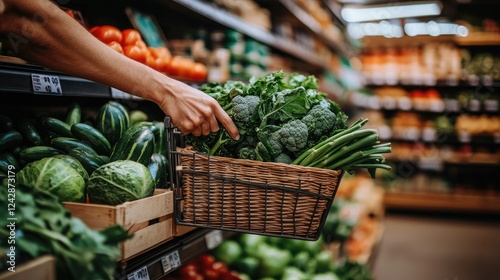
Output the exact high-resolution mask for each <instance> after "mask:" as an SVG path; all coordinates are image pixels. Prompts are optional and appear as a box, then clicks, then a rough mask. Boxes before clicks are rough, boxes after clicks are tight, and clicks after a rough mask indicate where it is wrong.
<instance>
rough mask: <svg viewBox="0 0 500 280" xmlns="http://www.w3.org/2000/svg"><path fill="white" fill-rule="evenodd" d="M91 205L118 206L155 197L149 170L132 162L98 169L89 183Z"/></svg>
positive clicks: (119, 162)
mask: <svg viewBox="0 0 500 280" xmlns="http://www.w3.org/2000/svg"><path fill="white" fill-rule="evenodd" d="M87 188H88V196H89V201H90V203H97V204H108V205H118V204H121V203H124V202H126V201H132V200H137V199H140V198H144V197H147V196H151V195H153V192H154V188H155V184H154V180H153V176H151V173H150V172H149V170H148V168H147V167H146V166H144V165H143V164H141V163H138V162H135V161H131V160H117V161H113V162H110V163H108V164H105V165H103V166H101V167H99V168H97V169H96V170H95V171H94V172H93V173H92V175H91V176H90V178H89V181H88V186H87Z"/></svg>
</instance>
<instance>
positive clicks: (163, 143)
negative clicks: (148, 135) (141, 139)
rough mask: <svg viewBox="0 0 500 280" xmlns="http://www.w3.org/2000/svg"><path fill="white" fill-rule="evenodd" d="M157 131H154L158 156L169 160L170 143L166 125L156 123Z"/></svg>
mask: <svg viewBox="0 0 500 280" xmlns="http://www.w3.org/2000/svg"><path fill="white" fill-rule="evenodd" d="M154 124H155V127H156V128H157V129H156V130H153V134H154V135H155V150H154V152H155V153H156V154H160V155H162V156H164V157H165V158H168V142H167V135H166V134H165V124H164V123H163V122H154Z"/></svg>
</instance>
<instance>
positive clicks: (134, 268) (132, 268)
mask: <svg viewBox="0 0 500 280" xmlns="http://www.w3.org/2000/svg"><path fill="white" fill-rule="evenodd" d="M232 235H234V233H233V232H226V231H220V230H208V229H201V228H198V229H195V230H192V231H190V232H188V233H186V234H183V235H181V236H178V237H175V238H174V239H172V240H171V241H169V242H167V243H165V244H163V245H161V246H158V247H156V248H154V249H152V250H149V251H147V252H145V253H143V254H141V255H138V256H137V257H134V258H132V259H130V260H128V261H127V262H122V263H120V264H119V266H118V267H117V270H116V277H115V279H117V280H131V279H134V280H148V279H149V280H155V279H161V278H162V277H164V276H166V275H168V274H169V273H171V272H173V271H174V270H175V269H177V268H178V267H180V266H182V265H184V264H186V263H187V262H189V261H190V260H192V259H194V258H195V257H197V256H199V255H201V254H203V253H206V252H208V251H209V250H211V249H213V248H215V247H217V246H218V245H219V244H221V243H222V242H223V241H224V240H225V239H227V238H229V237H231V236H232Z"/></svg>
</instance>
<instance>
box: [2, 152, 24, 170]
mask: <svg viewBox="0 0 500 280" xmlns="http://www.w3.org/2000/svg"><path fill="white" fill-rule="evenodd" d="M0 162H2V163H1V165H2V166H4V163H7V166H8V165H13V166H14V167H15V169H16V170H19V169H20V168H21V165H19V162H18V161H17V159H16V157H15V156H14V155H13V154H12V153H9V152H2V153H0ZM0 169H1V168H0Z"/></svg>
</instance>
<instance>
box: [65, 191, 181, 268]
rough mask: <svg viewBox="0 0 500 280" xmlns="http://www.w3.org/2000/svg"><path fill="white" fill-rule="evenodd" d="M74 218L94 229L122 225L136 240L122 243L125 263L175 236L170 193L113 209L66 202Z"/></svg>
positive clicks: (158, 194)
mask: <svg viewBox="0 0 500 280" xmlns="http://www.w3.org/2000/svg"><path fill="white" fill-rule="evenodd" d="M64 206H65V207H66V208H67V209H68V210H70V211H71V213H72V214H73V216H74V217H77V218H80V219H82V221H83V222H85V224H87V225H88V226H89V227H90V228H93V229H103V228H106V227H109V226H112V225H116V224H119V225H122V226H123V227H124V228H125V229H126V230H127V231H128V232H129V233H133V234H134V237H132V239H129V240H127V241H125V242H122V244H120V247H121V251H122V254H121V258H120V260H122V261H124V260H127V259H130V258H131V257H133V256H136V255H137V254H139V253H141V252H144V251H146V250H149V249H151V248H154V247H156V246H158V245H160V244H162V243H164V242H166V241H168V240H170V239H172V238H173V236H174V220H173V211H174V200H173V193H172V191H170V190H164V189H157V190H155V194H154V195H153V196H151V197H147V198H143V199H139V200H135V201H129V202H125V203H123V204H120V205H116V206H110V205H102V204H90V203H74V202H65V203H64Z"/></svg>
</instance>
